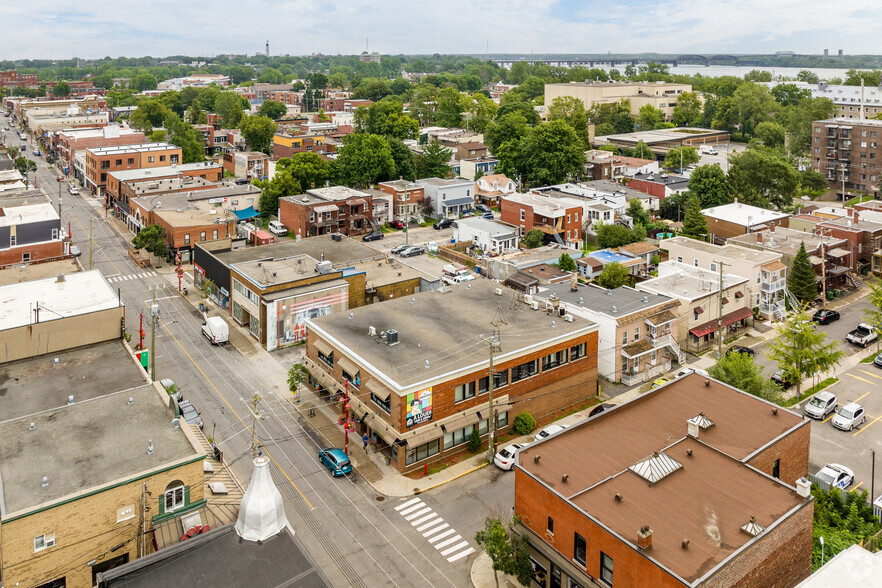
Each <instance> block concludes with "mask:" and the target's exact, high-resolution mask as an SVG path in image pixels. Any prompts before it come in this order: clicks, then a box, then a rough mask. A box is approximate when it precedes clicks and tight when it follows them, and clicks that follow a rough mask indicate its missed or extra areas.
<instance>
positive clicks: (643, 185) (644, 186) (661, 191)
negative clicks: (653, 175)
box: [628, 180, 665, 202]
mask: <svg viewBox="0 0 882 588" xmlns="http://www.w3.org/2000/svg"><path fill="white" fill-rule="evenodd" d="M628 187H629V188H633V189H634V190H637V191H638V192H643V193H644V194H649V195H651V196H655V197H657V198H658V201H659V202H661V201H662V200H664V199H665V187H664V186H663V185H661V184H657V183H655V182H647V181H646V180H631V181H630V182H628Z"/></svg>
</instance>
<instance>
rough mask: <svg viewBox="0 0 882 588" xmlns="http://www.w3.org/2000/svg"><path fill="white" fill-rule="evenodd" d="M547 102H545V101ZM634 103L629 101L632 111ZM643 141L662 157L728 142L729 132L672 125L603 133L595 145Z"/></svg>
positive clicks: (629, 146) (630, 144) (630, 145)
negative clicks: (679, 149) (687, 147)
mask: <svg viewBox="0 0 882 588" xmlns="http://www.w3.org/2000/svg"><path fill="white" fill-rule="evenodd" d="M546 104H547V102H546ZM633 108H634V103H633V102H632V103H631V109H632V112H633ZM635 116H636V115H635ZM641 142H642V143H645V144H646V145H647V146H648V147H649V148H650V150H652V153H653V154H654V155H655V156H656V158H659V159H664V157H665V156H666V155H667V154H668V151H670V150H671V149H674V148H677V147H682V146H684V145H691V146H693V147H698V146H699V145H715V144H718V143H728V142H729V132H728V131H720V130H716V129H702V128H697V127H674V128H670V129H655V130H652V131H636V132H633V133H621V134H618V135H604V136H601V137H596V138H595V141H594V142H593V144H595V145H615V146H616V147H624V148H626V149H633V148H634V147H636V146H637V143H641Z"/></svg>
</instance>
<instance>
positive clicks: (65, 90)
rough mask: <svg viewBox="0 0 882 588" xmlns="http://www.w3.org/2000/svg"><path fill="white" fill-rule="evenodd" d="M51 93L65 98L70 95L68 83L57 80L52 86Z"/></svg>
mask: <svg viewBox="0 0 882 588" xmlns="http://www.w3.org/2000/svg"><path fill="white" fill-rule="evenodd" d="M52 95H53V96H55V97H56V98H67V97H68V96H70V84H68V83H67V82H58V83H57V84H55V87H54V88H52Z"/></svg>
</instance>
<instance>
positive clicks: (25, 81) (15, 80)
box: [0, 69, 40, 88]
mask: <svg viewBox="0 0 882 588" xmlns="http://www.w3.org/2000/svg"><path fill="white" fill-rule="evenodd" d="M39 85H40V76H39V74H23V73H18V72H17V71H15V70H14V69H12V70H8V71H0V87H2V88H22V87H25V88H30V87H34V88H36V87H38V86H39Z"/></svg>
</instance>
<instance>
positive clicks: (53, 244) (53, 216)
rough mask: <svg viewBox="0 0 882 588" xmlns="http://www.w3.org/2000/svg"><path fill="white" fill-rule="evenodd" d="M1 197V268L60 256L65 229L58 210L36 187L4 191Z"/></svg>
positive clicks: (66, 244) (63, 248)
mask: <svg viewBox="0 0 882 588" xmlns="http://www.w3.org/2000/svg"><path fill="white" fill-rule="evenodd" d="M2 194H3V196H0V267H3V266H8V265H13V264H18V265H20V264H22V263H32V262H35V261H43V260H47V259H53V258H56V257H61V256H62V255H65V254H66V253H67V251H66V248H67V247H69V243H66V242H65V239H66V237H67V235H66V234H65V233H66V231H65V230H64V229H63V228H62V226H61V218H59V216H58V211H57V210H55V207H54V206H52V204H51V203H50V202H49V200H48V198H46V196H45V195H44V194H43V193H42V192H38V191H37V190H28V191H17V190H16V191H12V190H8V191H3V192H2Z"/></svg>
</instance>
